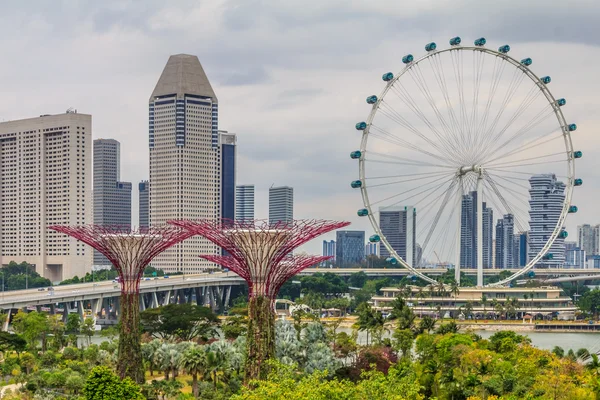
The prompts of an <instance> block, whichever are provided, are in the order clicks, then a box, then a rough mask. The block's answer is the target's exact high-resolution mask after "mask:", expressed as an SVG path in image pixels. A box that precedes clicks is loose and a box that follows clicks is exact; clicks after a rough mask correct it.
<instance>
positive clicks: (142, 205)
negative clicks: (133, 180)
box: [138, 181, 150, 229]
mask: <svg viewBox="0 0 600 400" xmlns="http://www.w3.org/2000/svg"><path fill="white" fill-rule="evenodd" d="M138 190H139V223H138V225H139V227H140V228H141V229H144V228H148V227H150V199H149V197H148V194H149V192H150V184H149V183H148V181H141V182H140V183H138Z"/></svg>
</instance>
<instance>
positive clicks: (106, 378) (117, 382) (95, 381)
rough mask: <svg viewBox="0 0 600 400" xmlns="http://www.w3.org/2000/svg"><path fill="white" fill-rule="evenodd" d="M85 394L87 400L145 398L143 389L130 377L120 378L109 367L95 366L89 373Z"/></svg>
mask: <svg viewBox="0 0 600 400" xmlns="http://www.w3.org/2000/svg"><path fill="white" fill-rule="evenodd" d="M83 394H84V396H85V399H86V400H124V399H129V400H144V396H143V395H142V392H141V389H140V387H139V386H138V385H136V384H135V383H134V382H133V381H132V380H131V379H130V378H125V379H123V380H121V379H119V377H118V376H117V375H115V374H114V373H113V372H112V371H111V370H110V369H109V368H107V367H102V366H98V367H94V368H93V369H92V371H91V372H90V374H89V375H88V378H87V381H86V382H85V386H84V387H83Z"/></svg>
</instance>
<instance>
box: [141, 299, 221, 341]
mask: <svg viewBox="0 0 600 400" xmlns="http://www.w3.org/2000/svg"><path fill="white" fill-rule="evenodd" d="M140 321H141V325H142V327H143V329H144V330H145V331H146V332H148V333H150V334H151V335H152V336H154V337H157V338H162V339H178V340H183V341H190V340H193V339H196V338H201V339H203V340H208V339H210V338H212V337H213V336H215V334H216V330H215V328H216V326H217V325H218V323H219V318H218V317H217V316H216V315H215V314H214V313H213V312H212V311H211V310H210V309H209V308H207V307H202V306H196V305H193V304H189V303H185V304H169V305H166V306H163V307H158V308H152V309H149V310H146V311H143V312H142V313H141V314H140Z"/></svg>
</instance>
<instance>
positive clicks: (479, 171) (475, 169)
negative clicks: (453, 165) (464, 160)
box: [458, 165, 483, 176]
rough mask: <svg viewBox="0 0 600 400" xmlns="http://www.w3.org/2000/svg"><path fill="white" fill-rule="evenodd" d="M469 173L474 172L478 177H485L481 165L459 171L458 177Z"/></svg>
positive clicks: (465, 167) (470, 166)
mask: <svg viewBox="0 0 600 400" xmlns="http://www.w3.org/2000/svg"><path fill="white" fill-rule="evenodd" d="M469 172H474V173H476V174H477V175H479V176H481V175H483V167H482V166H481V165H469V166H463V167H460V168H459V169H458V176H465V175H466V174H468V173H469Z"/></svg>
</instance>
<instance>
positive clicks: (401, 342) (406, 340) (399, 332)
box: [392, 329, 414, 358]
mask: <svg viewBox="0 0 600 400" xmlns="http://www.w3.org/2000/svg"><path fill="white" fill-rule="evenodd" d="M392 336H393V338H394V342H393V344H394V349H395V350H396V351H400V352H401V353H402V357H403V358H404V357H410V350H411V348H412V346H413V341H414V335H413V332H412V331H411V330H410V329H396V331H394V333H393V335H392Z"/></svg>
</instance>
